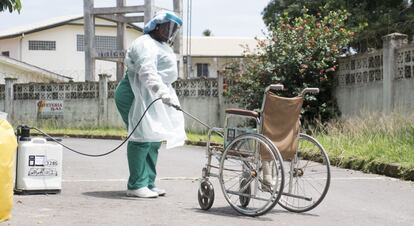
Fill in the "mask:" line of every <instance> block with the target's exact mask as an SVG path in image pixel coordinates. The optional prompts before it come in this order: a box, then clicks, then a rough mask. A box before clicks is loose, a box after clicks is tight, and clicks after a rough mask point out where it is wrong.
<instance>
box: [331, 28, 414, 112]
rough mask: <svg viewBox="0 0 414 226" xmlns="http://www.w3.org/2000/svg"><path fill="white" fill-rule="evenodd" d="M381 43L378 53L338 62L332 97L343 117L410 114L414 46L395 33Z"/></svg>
mask: <svg viewBox="0 0 414 226" xmlns="http://www.w3.org/2000/svg"><path fill="white" fill-rule="evenodd" d="M383 41H384V44H383V46H384V49H382V50H377V51H374V52H370V53H364V54H358V55H354V56H349V57H345V58H340V59H339V60H338V62H339V70H338V71H337V73H336V76H337V81H338V83H337V87H336V90H335V97H336V99H337V101H338V105H339V109H340V111H341V112H342V115H343V116H344V117H351V116H353V115H358V114H361V113H363V112H382V113H385V114H388V113H391V112H405V113H412V112H413V111H414V98H413V92H414V44H408V43H407V36H406V35H403V34H398V33H394V34H389V35H386V36H384V37H383Z"/></svg>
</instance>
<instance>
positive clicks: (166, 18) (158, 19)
mask: <svg viewBox="0 0 414 226" xmlns="http://www.w3.org/2000/svg"><path fill="white" fill-rule="evenodd" d="M165 23H168V25H164V26H166V27H164V30H165V34H163V36H165V37H164V38H165V39H166V42H167V43H169V44H172V43H173V41H174V39H175V36H176V35H177V33H178V31H179V29H180V26H181V25H182V24H183V22H182V20H181V18H179V17H178V16H177V15H176V14H175V13H173V12H167V11H162V12H160V13H158V14H157V15H156V16H155V17H154V18H152V19H151V20H150V21H149V22H148V23H147V24H145V26H144V33H145V34H148V33H149V32H151V31H153V30H154V29H155V28H156V27H157V26H160V25H161V24H165Z"/></svg>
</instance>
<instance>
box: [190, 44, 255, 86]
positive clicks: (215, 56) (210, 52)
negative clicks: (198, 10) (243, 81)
mask: <svg viewBox="0 0 414 226" xmlns="http://www.w3.org/2000/svg"><path fill="white" fill-rule="evenodd" d="M188 44H189V45H190V46H188V47H187V39H186V38H184V41H183V55H184V65H185V66H184V71H185V73H184V74H185V75H186V76H185V77H187V78H199V77H207V78H216V77H217V71H218V70H222V69H224V68H225V67H226V66H227V65H230V64H232V63H234V62H236V63H239V64H240V65H242V64H243V58H244V53H245V51H246V50H249V51H250V52H255V51H256V47H257V40H256V39H254V38H241V37H239V38H237V37H214V36H209V37H192V38H191V41H190V43H188ZM187 63H189V64H187Z"/></svg>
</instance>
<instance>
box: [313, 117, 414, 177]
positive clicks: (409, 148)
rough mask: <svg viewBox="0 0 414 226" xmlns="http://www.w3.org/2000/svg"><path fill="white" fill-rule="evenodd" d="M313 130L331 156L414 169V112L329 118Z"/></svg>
mask: <svg viewBox="0 0 414 226" xmlns="http://www.w3.org/2000/svg"><path fill="white" fill-rule="evenodd" d="M315 134H316V135H315V136H316V138H317V139H318V140H319V142H321V144H322V145H323V146H324V147H325V149H326V150H327V152H328V154H329V156H330V158H337V159H339V160H340V161H341V160H344V161H345V160H346V159H357V160H359V161H363V162H365V165H366V166H367V167H368V166H369V164H367V163H370V162H377V163H386V164H395V163H397V164H400V165H401V166H402V167H404V168H411V169H414V115H412V116H403V115H398V114H392V115H389V116H383V115H374V114H371V115H365V116H364V117H358V118H352V119H347V120H344V121H337V122H332V123H330V124H328V125H327V126H324V132H319V133H315Z"/></svg>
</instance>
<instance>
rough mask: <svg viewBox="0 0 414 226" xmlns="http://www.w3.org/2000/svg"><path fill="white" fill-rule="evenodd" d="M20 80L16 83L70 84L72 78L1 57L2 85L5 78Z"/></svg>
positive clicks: (0, 77)
mask: <svg viewBox="0 0 414 226" xmlns="http://www.w3.org/2000/svg"><path fill="white" fill-rule="evenodd" d="M7 77H10V78H18V80H17V81H16V83H29V82H69V81H71V80H72V78H71V77H67V76H64V75H60V74H57V73H54V72H51V71H48V70H45V69H43V68H39V67H37V66H35V65H31V64H28V63H25V62H22V61H18V60H16V59H13V58H10V57H7V56H0V84H5V81H4V78H7Z"/></svg>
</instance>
